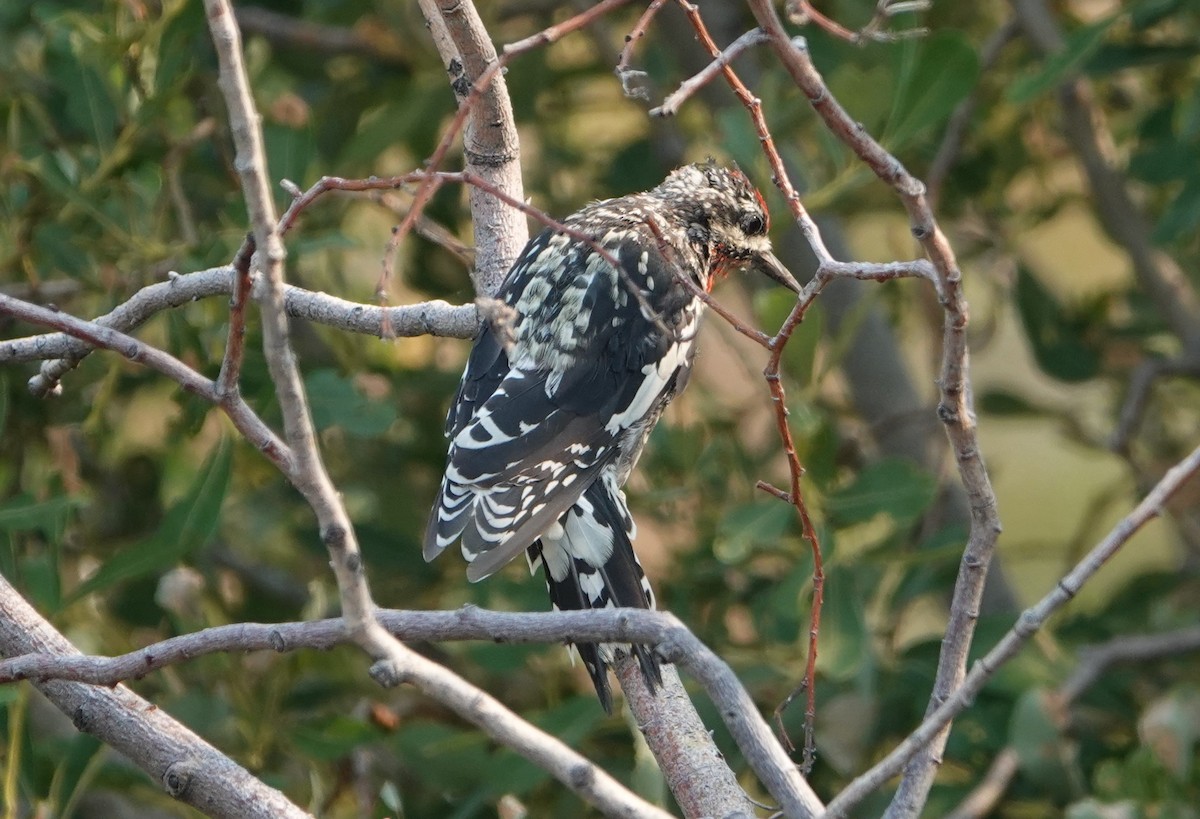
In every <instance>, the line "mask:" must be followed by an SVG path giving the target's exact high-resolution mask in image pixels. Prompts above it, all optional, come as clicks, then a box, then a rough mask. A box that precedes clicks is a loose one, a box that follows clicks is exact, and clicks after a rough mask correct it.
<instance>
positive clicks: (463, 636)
mask: <svg viewBox="0 0 1200 819" xmlns="http://www.w3.org/2000/svg"><path fill="white" fill-rule="evenodd" d="M377 619H378V621H379V623H380V624H381V625H382V626H383V627H384V628H386V629H387V630H388V631H389V632H390V633H392V634H394V635H395V636H396V637H397V638H399V639H401V640H404V641H406V642H438V641H446V640H488V641H496V642H503V643H562V642H568V641H569V642H614V643H641V644H645V645H652V646H657V647H658V648H657V651H658V654H659V655H660V656H661V657H662V658H663V659H664V660H665V661H666V662H668V663H675V664H678V665H682V666H684V667H685V668H686V669H687V670H688V671H689V673H691V674H692V676H693V677H695V679H696V680H697V681H698V682H699V683H700V684H701V686H702V687H703V688H704V690H705V692H706V693H707V694H708V696H709V697H710V698H711V699H712V701H713V703H714V704H715V705H716V706H717V709H718V711H719V713H720V714H721V719H722V720H723V721H724V722H725V724H726V725H727V726H728V727H729V730H730V733H731V734H732V735H733V737H734V740H735V741H736V742H737V744H738V747H739V748H740V749H741V751H742V753H743V754H744V755H745V757H746V759H747V761H748V762H749V764H750V766H751V768H752V769H753V770H754V772H755V773H756V774H757V775H758V777H759V779H760V780H761V781H762V782H763V784H764V786H765V787H766V788H767V790H768V791H769V792H770V793H771V795H772V796H773V797H774V798H775V799H777V800H778V801H779V802H780V804H781V805H783V807H784V810H785V811H787V815H788V816H812V815H816V814H817V813H819V812H820V811H821V809H822V806H821V802H820V800H818V799H817V797H816V795H815V794H814V793H813V792H812V790H811V789H810V788H809V787H808V785H807V783H805V782H804V780H803V779H802V778H801V777H800V775H799V773H798V772H797V771H796V766H795V765H793V764H792V763H791V760H789V759H788V757H787V754H785V753H784V752H783V749H782V748H781V747H780V746H779V743H778V742H777V741H776V740H775V738H774V736H773V735H772V733H771V729H770V727H769V726H768V725H767V723H766V720H764V719H763V718H762V716H761V714H759V712H758V709H757V707H756V706H755V705H754V703H753V701H752V700H751V699H750V695H749V694H748V693H747V692H746V690H745V688H743V687H742V685H741V683H740V682H739V681H738V679H737V675H736V674H734V673H733V670H732V669H731V668H730V667H729V665H728V664H727V663H725V661H724V660H722V659H721V658H720V657H718V656H717V655H716V654H714V653H713V651H712V650H711V649H710V648H708V646H706V645H705V644H704V643H703V642H702V641H701V640H700V639H699V638H697V637H696V636H695V635H694V634H693V633H692V632H691V631H690V630H689V629H688V628H687V626H685V625H684V624H683V623H681V622H680V621H679V620H678V618H676V617H675V616H674V615H672V614H670V613H668V612H657V611H647V610H643V609H602V610H601V609H597V610H594V611H562V612H539V613H512V612H499V611H488V610H486V609H480V608H477V607H475V606H464V607H463V608H461V609H458V610H456V611H402V610H393V609H379V610H378V612H377ZM348 642H352V640H351V638H350V637H349V636H348V634H347V632H346V629H345V628H344V626H343V621H342V620H341V619H340V618H334V619H328V620H318V621H312V622H302V623H276V624H261V623H237V624H233V625H228V626H216V627H213V628H208V629H203V630H201V631H197V632H193V633H191V634H185V635H181V636H178V637H172V638H170V639H168V640H163V641H162V642H159V643H154V644H153V645H149V646H146V647H144V648H141V649H138V650H137V651H132V652H129V653H128V654H123V655H121V656H119V657H88V658H83V659H80V660H75V659H72V660H70V661H66V660H60V659H57V658H53V657H45V656H29V657H19V658H13V659H11V660H7V661H4V662H0V682H7V681H11V680H16V679H38V678H51V677H54V678H60V679H71V680H81V681H82V680H86V681H88V682H90V683H94V684H96V685H111V684H113V683H115V682H119V681H121V680H127V679H134V678H139V677H142V676H144V675H145V674H147V673H149V672H151V671H154V670H157V669H160V668H164V667H166V666H169V665H173V664H176V663H180V662H184V661H186V660H191V659H195V658H197V657H200V656H204V655H206V654H213V653H217V652H245V651H265V650H272V651H293V650H297V649H301V648H311V649H322V650H323V649H328V648H332V647H333V646H337V645H343V644H345V643H348ZM623 681H624V680H623ZM430 696H432V697H434V698H435V699H438V697H437V695H436V693H431V694H430ZM661 714H662V712H661V711H656V712H652V713H651V717H652V718H653V717H655V716H660V715H661ZM674 717H675V714H674V713H672V714H671V718H674Z"/></svg>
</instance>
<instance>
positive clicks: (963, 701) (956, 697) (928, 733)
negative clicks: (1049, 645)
mask: <svg viewBox="0 0 1200 819" xmlns="http://www.w3.org/2000/svg"><path fill="white" fill-rule="evenodd" d="M1197 472H1200V446H1198V447H1196V449H1194V450H1192V452H1191V454H1189V455H1188V456H1187V457H1186V458H1184V459H1183V460H1182V461H1180V462H1179V463H1177V464H1175V466H1173V467H1171V469H1169V470H1167V473H1166V474H1165V475H1164V476H1163V478H1162V480H1160V481H1159V482H1158V484H1157V485H1156V486H1155V487H1154V488H1153V489H1152V490H1151V491H1150V492H1149V493H1148V494H1147V495H1146V497H1145V498H1143V499H1142V501H1141V503H1139V504H1138V505H1137V506H1136V507H1135V508H1134V509H1133V511H1132V512H1130V513H1129V514H1128V515H1126V516H1125V517H1124V518H1122V519H1121V520H1120V521H1119V522H1118V523H1117V525H1116V526H1114V527H1113V528H1112V530H1111V531H1110V532H1109V533H1108V535H1107V536H1106V537H1105V538H1104V539H1103V540H1101V541H1100V542H1099V543H1098V544H1096V546H1095V547H1093V548H1092V550H1091V551H1090V552H1088V554H1087V555H1085V556H1084V558H1083V559H1082V560H1080V561H1079V562H1078V563H1076V564H1075V567H1074V568H1073V569H1071V571H1070V572H1069V573H1067V575H1066V576H1065V577H1063V579H1062V580H1060V581H1059V582H1058V584H1057V585H1056V586H1055V588H1054V589H1053V590H1052V591H1050V593H1048V594H1047V595H1046V596H1044V597H1043V598H1042V599H1041V600H1039V601H1038V602H1037V604H1036V605H1034V606H1032V607H1031V608H1028V609H1026V610H1025V611H1024V612H1023V613H1022V614H1021V616H1020V618H1018V620H1017V622H1016V624H1015V625H1014V626H1013V627H1012V629H1011V630H1010V631H1009V632H1008V633H1007V634H1005V635H1004V637H1003V638H1001V640H1000V641H999V642H998V643H997V644H996V645H995V646H994V647H993V648H992V649H991V650H990V651H989V652H988V653H987V654H986V655H984V656H983V657H982V658H981V659H980V660H978V661H977V662H976V663H975V665H974V666H973V667H972V669H971V673H970V674H968V675H967V676H966V678H965V679H964V680H963V682H962V684H961V685H959V686H957V687H956V688H955V689H954V690H953V691H951V692H950V693H949V695H948V696H947V697H946V698H945V701H944V702H942V703H941V704H939V706H938V708H936V709H935V710H934V711H933V712H932V713H930V714H929V715H927V716H926V718H925V721H924V722H922V723H921V725H920V726H919V727H918V728H917V730H915V731H913V732H912V733H911V734H909V736H908V737H907V738H906V739H905V740H904V742H902V743H901V744H900V745H898V746H897V747H896V748H895V750H893V751H892V752H891V753H889V754H888V755H887V756H886V757H884V759H883V760H882V761H880V762H879V763H878V764H876V765H875V766H874V767H873V768H871V769H870V770H869V771H867V772H866V773H864V774H863V775H861V776H859V777H858V778H857V779H855V780H854V781H853V782H852V783H850V785H849V786H848V787H847V788H846V789H845V790H844V791H842V792H841V793H840V794H838V796H837V798H836V799H834V800H833V801H832V802H830V803H829V806H828V809H827V810H826V812H825V816H826V817H829V818H830V819H833V817H841V816H847V815H848V814H849V811H850V810H851V809H852V808H853V807H854V806H855V805H857V804H858V803H859V802H860V801H861V800H862V799H863V798H864V797H865V796H867V794H869V793H871V792H872V791H874V790H875V789H876V788H878V787H880V786H881V785H883V784H884V783H885V782H887V781H888V780H889V779H891V778H892V777H893V776H895V775H896V774H898V773H899V772H900V771H901V769H902V768H903V767H904V766H905V764H906V762H907V761H908V760H909V759H911V758H913V757H914V756H916V755H917V754H918V753H919V752H920V750H921V749H922V748H923V747H926V746H928V744H929V743H931V742H933V741H934V740H935V739H936V738H937V737H938V736H940V735H942V734H943V733H944V731H945V729H946V727H947V726H949V725H950V722H951V720H953V719H954V717H955V716H956V715H958V714H959V713H961V712H962V711H963V710H964V709H966V708H967V707H968V706H970V704H971V703H972V702H973V701H974V699H975V697H976V696H977V695H978V694H979V692H980V691H981V690H982V689H983V686H984V684H985V683H987V681H988V680H989V679H991V677H992V676H993V675H994V674H995V673H996V671H997V669H999V668H1000V666H1001V665H1003V664H1004V663H1006V662H1007V661H1008V660H1010V659H1012V658H1013V657H1014V656H1016V654H1017V652H1018V651H1020V650H1021V648H1022V647H1023V646H1024V645H1025V643H1027V642H1028V641H1029V639H1030V638H1031V637H1032V636H1033V635H1034V634H1035V633H1036V632H1037V630H1038V629H1039V628H1041V627H1042V626H1043V625H1044V624H1045V623H1046V621H1047V620H1048V619H1049V618H1050V616H1051V615H1052V614H1054V612H1056V611H1058V610H1059V609H1060V608H1062V607H1063V606H1064V605H1065V604H1066V603H1067V602H1069V601H1070V600H1071V599H1072V598H1073V597H1074V596H1075V595H1076V594H1078V593H1079V590H1080V589H1081V588H1082V587H1083V584H1084V583H1086V582H1087V581H1088V580H1090V579H1091V578H1092V576H1094V575H1095V574H1096V572H1098V571H1099V570H1100V568H1101V567H1102V566H1103V565H1104V564H1105V563H1106V562H1107V561H1108V560H1109V559H1110V558H1112V556H1113V555H1115V554H1116V553H1117V552H1118V551H1119V550H1120V549H1121V547H1122V546H1124V545H1125V544H1126V543H1127V542H1128V541H1129V539H1130V538H1131V537H1132V536H1133V535H1134V533H1136V532H1137V531H1138V530H1139V529H1140V528H1141V527H1142V526H1144V525H1145V524H1146V523H1147V522H1148V521H1150V520H1151V519H1152V518H1155V517H1157V516H1158V515H1160V514H1161V513H1162V510H1163V508H1164V506H1165V505H1166V502H1167V501H1168V500H1170V498H1171V497H1172V496H1173V495H1174V494H1175V493H1176V492H1178V491H1179V490H1180V489H1181V488H1182V487H1183V485H1184V484H1185V483H1187V481H1188V480H1190V479H1191V478H1193V477H1194V476H1195V475H1196V473H1197ZM1187 637H1188V638H1189V639H1192V638H1193V635H1187ZM1173 639H1178V638H1177V637H1176V638H1173Z"/></svg>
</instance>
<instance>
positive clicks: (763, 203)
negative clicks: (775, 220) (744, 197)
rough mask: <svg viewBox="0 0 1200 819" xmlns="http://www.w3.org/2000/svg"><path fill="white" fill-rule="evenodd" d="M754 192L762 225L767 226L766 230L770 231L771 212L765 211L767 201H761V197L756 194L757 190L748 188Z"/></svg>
mask: <svg viewBox="0 0 1200 819" xmlns="http://www.w3.org/2000/svg"><path fill="white" fill-rule="evenodd" d="M750 190H752V191H754V198H755V199H757V200H758V207H759V209H760V210H761V211H762V215H763V224H764V225H766V226H767V230H770V229H771V211H769V210H767V201H766V200H765V199H763V195H762V194H761V193H759V192H758V188H753V187H752V188H750Z"/></svg>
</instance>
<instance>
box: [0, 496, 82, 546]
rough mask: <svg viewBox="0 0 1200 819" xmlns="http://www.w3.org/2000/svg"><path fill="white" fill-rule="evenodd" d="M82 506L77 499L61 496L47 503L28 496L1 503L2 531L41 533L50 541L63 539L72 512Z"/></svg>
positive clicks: (0, 526)
mask: <svg viewBox="0 0 1200 819" xmlns="http://www.w3.org/2000/svg"><path fill="white" fill-rule="evenodd" d="M79 505H80V501H79V500H78V499H77V498H72V497H68V496H66V495H60V496H59V497H56V498H51V499H50V500H46V501H35V500H33V499H32V498H30V497H28V496H27V495H21V496H18V497H15V498H11V499H9V500H7V501H5V502H4V503H0V531H5V532H26V531H29V530H30V529H36V530H38V531H40V532H41V533H42V534H43V535H45V536H46V537H47V538H48V539H50V540H58V539H59V538H61V537H62V532H63V528H64V527H65V526H66V525H67V518H68V517H69V516H70V514H71V511H72V510H73V509H75V508H76V507H77V506H79Z"/></svg>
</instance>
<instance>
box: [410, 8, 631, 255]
mask: <svg viewBox="0 0 1200 819" xmlns="http://www.w3.org/2000/svg"><path fill="white" fill-rule="evenodd" d="M628 2H629V0H601V2H599V3H597V4H596V5H594V6H592V7H591V8H590V9H588V10H586V11H583V12H580V13H579V14H576V15H575V16H574V17H572V18H570V19H569V20H564V21H563V22H561V23H558V24H556V25H553V26H550V27H549V28H546V29H543V30H542V31H539V32H538V33H536V34H532V35H530V36H528V37H526V38H524V39H523V40H518V41H517V42H515V43H510V44H508V45H506V46H504V48H503V49H501V52H500V56H499V57H498V58H497V59H496V60H495V61H494V62H493V63H492V64H491V65H489V66H488V67H487V68H486V69H484V71H483V73H481V74H480V75H479V77H478V78H477V79H476V80H475V82H474V84H472V86H471V90H470V91H469V92H468V93H467V95H466V96H465V97H463V99H462V100H461V101H460V102H459V104H458V112H457V113H456V114H455V115H454V119H452V120H451V121H450V124H449V125H448V126H447V127H446V130H445V132H444V133H443V134H442V139H441V141H440V142H438V144H437V147H436V148H434V151H433V153H432V154H430V156H429V159H427V160H426V161H425V168H426V175H425V177H424V178H423V179H422V180H421V184H420V185H419V186H418V187H417V190H416V191H415V192H414V193H413V202H412V207H411V208H410V209H409V211H408V214H407V215H405V217H404V218H403V219H402V220H401V221H400V224H399V226H398V227H397V228H396V232H395V234H396V241H397V242H402V241H404V238H405V237H406V236H408V234H409V232H410V231H411V230H412V227H413V224H414V223H415V221H416V219H417V217H418V216H419V215H420V214H421V212H422V211H423V210H424V209H425V206H426V205H427V204H428V203H429V200H430V198H431V197H432V196H433V194H434V192H435V191H436V190H437V186H438V184H440V183H439V182H438V174H437V171H438V169H439V168H440V167H441V165H442V162H443V161H444V160H445V158H446V154H447V153H448V152H449V151H450V146H451V145H453V144H454V140H455V139H456V138H457V137H458V135H459V133H460V132H461V131H462V129H463V128H464V127H465V125H466V122H467V116H468V115H469V114H470V112H471V110H472V109H473V108H474V107H475V105H476V103H477V102H478V101H479V98H480V97H481V96H483V93H484V92H485V91H486V90H487V88H488V86H489V85H491V84H492V81H493V80H494V79H496V77H497V76H498V75H499V74H500V72H501V71H503V70H504V68H505V66H507V65H508V63H509V62H510V61H511V60H512V59H513V58H514V57H516V56H518V55H520V54H524V53H525V52H527V51H531V50H533V49H535V48H539V47H541V46H545V45H549V44H551V43H554V42H557V41H558V40H559V39H561V38H562V37H565V36H566V35H568V34H570V33H572V32H574V31H578V30H579V29H581V28H583V27H584V26H586V25H588V24H589V23H591V22H592V21H593V20H595V19H596V18H597V17H600V16H602V15H604V14H607V13H608V12H610V11H612V10H613V9H615V8H618V7H619V6H622V5H624V4H625V3H628ZM618 269H620V268H618Z"/></svg>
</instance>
